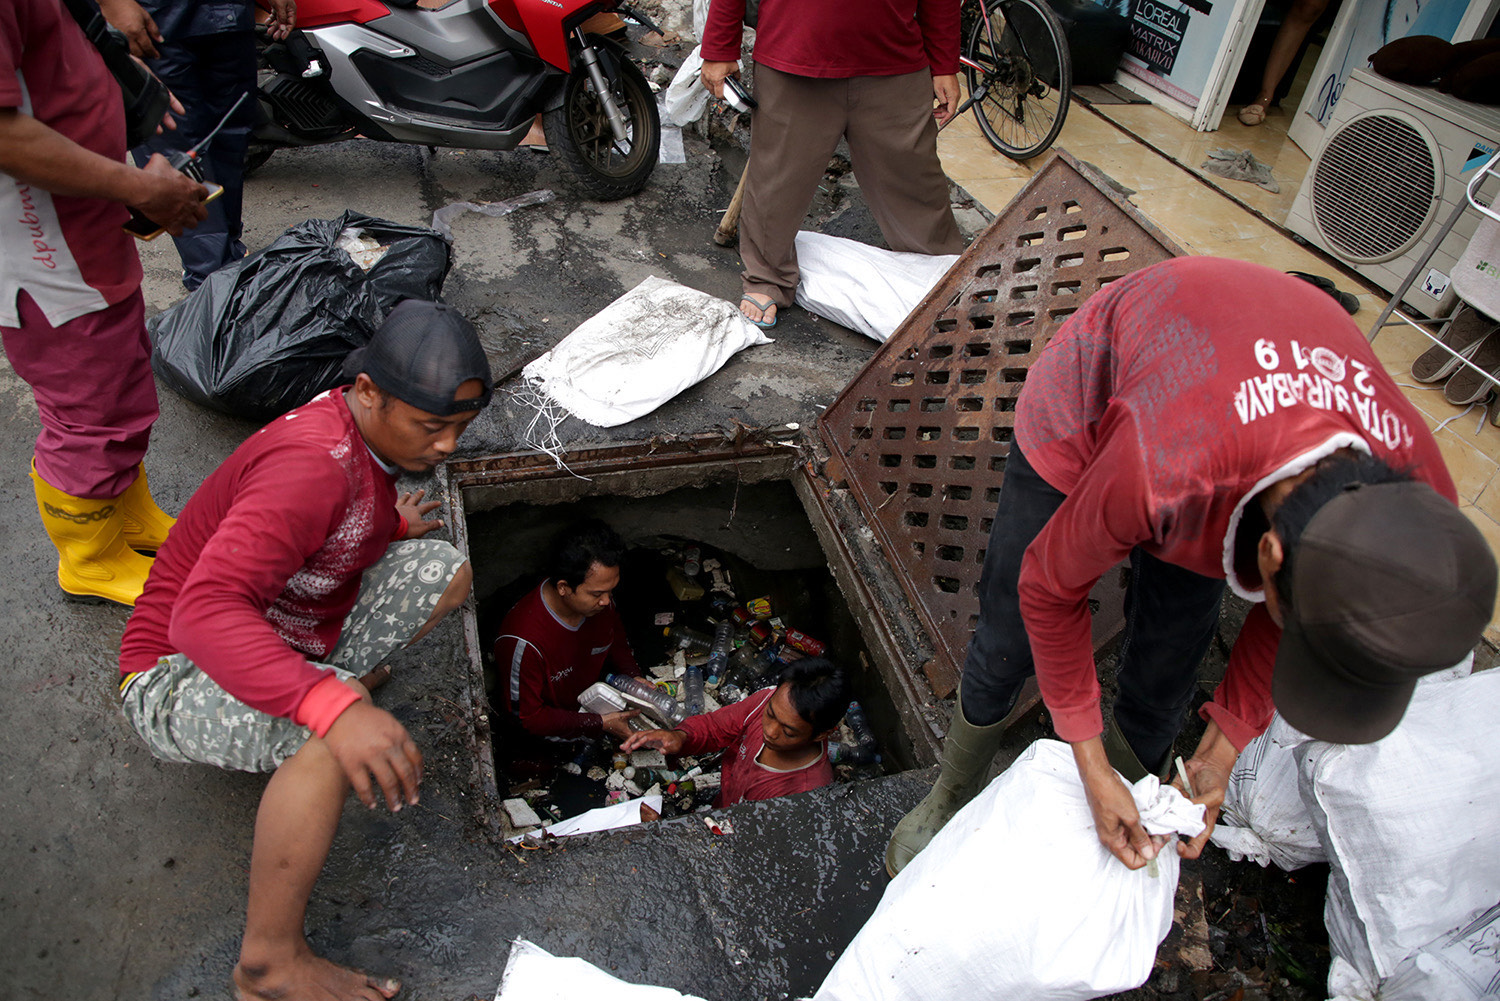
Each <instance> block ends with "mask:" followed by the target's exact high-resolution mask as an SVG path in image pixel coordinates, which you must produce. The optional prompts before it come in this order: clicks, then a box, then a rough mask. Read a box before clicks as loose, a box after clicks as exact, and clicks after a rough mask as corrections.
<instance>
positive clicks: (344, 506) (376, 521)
mask: <svg viewBox="0 0 1500 1001" xmlns="http://www.w3.org/2000/svg"><path fill="white" fill-rule="evenodd" d="M344 370H345V372H346V373H348V374H353V375H354V382H353V384H352V385H350V386H345V387H342V388H340V389H337V390H331V391H329V392H327V393H324V394H322V395H321V396H319V397H317V398H316V399H314V400H313V401H312V402H310V403H308V404H306V405H305V406H302V407H299V408H298V409H296V410H293V411H292V412H291V413H289V414H286V415H285V416H284V417H281V418H279V419H278V420H276V421H273V422H272V423H271V424H269V425H267V426H266V427H265V428H263V429H261V430H260V431H259V432H258V433H256V434H255V435H252V436H251V437H250V439H249V440H247V441H246V442H245V443H244V444H243V445H241V446H240V447H239V448H238V449H236V450H235V452H234V454H233V455H231V456H230V457H229V458H228V459H227V460H226V461H225V462H224V464H223V465H221V466H220V467H219V468H218V469H217V470H216V471H215V472H214V473H213V474H212V475H210V476H209V477H208V479H207V480H205V481H204V483H203V485H202V486H201V487H199V488H198V491H197V493H195V494H194V495H193V497H192V499H190V500H189V501H188V503H187V506H186V507H184V508H183V510H182V515H181V516H180V517H179V518H178V520H177V524H176V525H175V526H174V527H173V529H172V531H171V533H170V534H169V535H168V537H167V541H166V544H165V545H164V546H163V547H162V548H161V550H160V552H159V553H158V555H157V558H156V563H155V565H154V567H153V568H152V570H151V574H150V577H149V578H148V579H147V582H146V588H145V591H144V592H143V593H142V595H141V598H140V600H139V601H138V602H137V603H136V608H135V614H134V615H133V616H131V619H130V623H129V625H128V626H126V629H125V636H124V639H123V641H122V643H121V649H120V671H121V673H122V675H123V678H122V681H121V686H120V688H121V695H122V698H123V700H124V712H125V717H126V719H128V720H129V721H130V724H131V726H133V727H134V728H135V730H136V732H137V733H139V734H140V735H141V737H142V738H143V739H144V740H145V741H146V744H147V746H148V747H149V748H150V750H151V753H152V754H154V755H155V756H156V757H158V758H161V759H163V760H166V761H175V762H183V763H200V764H209V765H216V766H218V767H220V768H232V769H236V770H240V771H254V772H273V773H274V774H273V775H272V776H271V781H270V782H269V783H268V784H267V786H266V790H265V793H264V794H263V795H262V797H261V802H260V810H259V812H258V813H257V815H256V820H255V840H254V845H253V848H252V849H251V857H250V899H249V906H248V908H247V912H246V917H245V934H244V938H243V940H242V942H241V945H240V956H239V963H238V964H237V965H236V966H235V969H234V983H235V988H236V992H237V995H238V996H239V997H241V998H251V997H257V998H260V997H286V998H311V997H320V998H321V997H327V998H350V999H352V998H363V999H366V1001H371V999H376V998H380V997H392V996H393V995H394V994H395V993H396V991H397V989H398V988H399V986H400V985H399V984H398V983H396V981H394V980H386V979H377V978H375V977H370V976H366V975H365V974H364V973H361V972H359V971H356V970H350V969H345V968H344V967H341V966H336V965H334V964H333V963H330V962H328V961H327V960H324V959H322V958H320V957H318V956H316V955H314V954H313V952H312V950H311V949H310V948H309V947H308V944H307V940H306V938H305V937H304V934H303V921H304V919H305V915H306V910H307V901H308V897H309V895H310V894H311V892H312V887H313V883H314V882H315V881H316V880H317V878H318V873H319V872H320V871H321V870H322V868H323V861H324V859H325V858H326V857H327V854H328V849H329V847H330V846H331V845H332V843H333V836H334V833H335V831H336V829H337V827H338V822H339V815H340V814H341V813H342V812H343V808H344V801H345V799H347V797H348V794H349V789H350V787H351V786H352V787H353V788H354V790H355V793H356V794H357V795H358V796H359V798H360V800H361V801H362V802H363V803H364V804H365V805H366V806H367V807H369V808H371V809H374V808H375V806H376V804H377V803H378V802H379V801H380V800H382V799H383V800H384V801H385V804H386V806H387V807H389V808H390V810H391V811H392V812H395V811H398V810H400V809H401V807H402V806H403V805H406V804H415V803H416V802H417V791H418V787H419V785H420V784H421V781H422V754H421V751H419V750H418V749H417V746H416V744H415V743H414V742H413V741H412V738H411V735H410V734H409V733H407V731H406V728H405V727H403V726H402V725H401V724H400V723H399V722H397V720H396V718H395V717H394V716H392V715H391V714H390V713H388V712H386V711H385V710H383V709H379V708H377V707H376V706H375V705H374V703H373V701H372V700H371V697H370V691H369V689H371V688H373V687H375V685H376V684H377V683H378V682H379V681H382V680H384V677H383V674H384V673H385V672H386V668H384V667H382V665H383V664H384V663H385V661H386V660H387V659H388V658H389V657H390V656H391V655H392V654H393V653H394V652H395V651H396V650H398V649H399V648H401V647H403V646H406V645H408V644H410V643H414V642H416V641H417V640H418V639H420V638H421V637H423V636H424V635H426V634H427V633H428V632H429V631H430V630H431V629H432V628H433V627H434V626H435V625H437V623H438V621H439V620H441V619H442V618H443V616H445V615H447V614H448V613H449V612H451V611H453V610H454V609H455V608H457V607H458V606H459V605H460V604H462V603H463V601H464V598H465V597H466V596H467V595H468V593H469V587H470V581H471V579H472V578H471V574H470V568H469V564H468V562H467V561H465V560H464V558H463V556H462V555H460V554H459V552H458V550H456V549H455V548H454V547H453V546H452V545H450V544H448V543H446V542H441V541H437V540H429V539H425V538H423V536H425V535H426V534H427V533H428V532H430V531H432V529H434V528H436V527H438V526H440V525H441V524H442V522H441V521H436V520H432V521H429V520H427V519H426V515H427V514H430V513H431V512H432V511H433V509H435V508H436V507H437V504H436V503H435V502H427V503H423V502H422V496H421V493H420V492H418V493H416V494H403V495H401V496H399V497H398V496H397V494H396V489H395V482H396V478H397V476H398V475H399V474H400V473H402V472H403V471H404V472H410V473H419V474H426V473H430V472H431V471H432V470H433V469H434V468H435V467H436V466H437V465H438V464H439V463H441V462H442V461H443V460H444V459H446V458H447V457H448V456H449V455H451V454H452V452H453V449H454V447H455V445H456V443H457V441H458V437H459V435H461V434H462V433H463V431H464V429H465V428H467V427H468V425H469V422H470V421H472V420H473V419H474V417H475V416H476V415H477V414H478V413H479V411H480V410H481V409H483V408H484V406H485V405H486V404H487V403H488V402H489V400H490V394H491V389H492V382H491V378H490V367H489V363H488V362H487V361H486V359H485V354H484V350H483V348H481V346H480V344H479V337H478V335H477V334H476V333H475V331H474V328H473V327H472V326H471V325H470V324H469V323H468V321H467V320H465V319H463V318H462V317H461V316H459V315H458V314H457V313H456V312H454V311H453V309H452V308H451V307H448V306H443V305H439V304H437V303H430V302H418V301H414V300H408V301H405V302H402V303H400V304H398V305H397V306H396V308H395V309H393V310H392V311H391V313H390V315H389V316H388V317H387V318H386V321H385V323H384V324H383V325H382V326H381V327H380V329H379V330H378V331H377V332H376V334H375V336H374V338H372V340H371V341H370V344H369V345H368V346H367V347H365V348H362V349H360V350H358V351H355V352H354V353H353V354H351V355H350V356H349V359H348V361H347V362H346V363H345V369H344ZM361 679H362V680H361Z"/></svg>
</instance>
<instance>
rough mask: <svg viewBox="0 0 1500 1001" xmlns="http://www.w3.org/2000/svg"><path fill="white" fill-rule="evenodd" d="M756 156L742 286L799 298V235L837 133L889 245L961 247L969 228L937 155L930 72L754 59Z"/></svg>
mask: <svg viewBox="0 0 1500 1001" xmlns="http://www.w3.org/2000/svg"><path fill="white" fill-rule="evenodd" d="M755 97H756V100H757V101H758V102H759V103H760V107H759V108H757V109H756V111H755V112H754V115H753V116H752V118H751V125H750V128H751V133H750V137H751V138H750V165H749V167H748V172H749V173H748V176H747V178H746V181H745V203H744V207H743V210H742V212H741V215H740V259H741V260H742V261H743V262H744V264H745V271H744V279H745V291H746V292H755V293H757V294H761V295H769V296H770V297H771V298H772V299H774V300H775V301H776V304H777V306H779V307H782V308H785V307H787V306H790V305H791V304H792V299H793V296H794V295H795V293H796V290H797V280H798V272H797V252H796V249H795V247H794V246H793V241H794V240H795V239H796V237H797V230H798V229H800V228H801V226H802V220H803V219H804V218H805V217H806V215H807V209H808V206H809V205H811V204H812V199H813V195H814V193H816V191H817V189H818V181H819V180H821V179H822V177H823V171H824V170H825V169H826V168H827V167H828V160H829V157H831V156H833V152H834V150H835V149H836V148H837V146H838V141H839V138H840V137H844V138H846V139H848V141H849V153H850V157H851V159H852V161H853V166H854V176H855V178H856V179H857V180H858V181H859V189H860V191H861V193H863V195H864V197H865V201H866V202H868V203H869V206H870V211H871V212H872V213H874V216H875V221H876V222H877V223H879V224H880V232H881V233H882V234H884V236H885V241H886V243H887V244H889V245H890V248H891V249H892V250H904V251H913V252H915V253H919V254H957V253H959V252H961V251H962V250H963V246H964V245H963V237H962V236H960V235H959V232H958V224H957V223H956V222H955V221H954V219H953V209H952V208H951V207H950V205H949V203H948V179H947V178H946V177H945V176H944V175H943V167H942V164H941V163H939V162H938V155H937V125H936V124H935V123H934V122H933V120H932V74H931V73H930V72H929V71H927V70H920V71H918V72H916V73H906V74H903V75H901V76H857V77H848V78H842V79H824V78H819V77H806V76H795V75H793V74H791V73H782V72H780V71H778V70H774V69H771V68H770V67H769V66H763V65H761V64H759V63H757V64H756V66H755Z"/></svg>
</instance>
